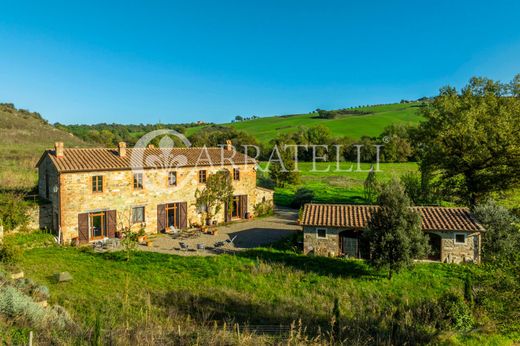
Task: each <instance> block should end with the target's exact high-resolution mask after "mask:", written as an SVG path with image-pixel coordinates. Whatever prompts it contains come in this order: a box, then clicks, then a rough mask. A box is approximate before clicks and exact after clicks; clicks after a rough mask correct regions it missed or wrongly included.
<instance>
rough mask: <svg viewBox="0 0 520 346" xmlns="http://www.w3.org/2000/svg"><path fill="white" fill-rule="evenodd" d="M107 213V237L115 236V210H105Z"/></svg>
mask: <svg viewBox="0 0 520 346" xmlns="http://www.w3.org/2000/svg"><path fill="white" fill-rule="evenodd" d="M106 215H107V237H108V238H115V237H116V229H117V212H116V211H115V210H109V211H107V212H106Z"/></svg>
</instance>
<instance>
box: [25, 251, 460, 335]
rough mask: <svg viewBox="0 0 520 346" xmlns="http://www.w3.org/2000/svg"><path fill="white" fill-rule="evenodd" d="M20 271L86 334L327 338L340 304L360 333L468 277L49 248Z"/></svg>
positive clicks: (297, 259) (285, 258)
mask: <svg viewBox="0 0 520 346" xmlns="http://www.w3.org/2000/svg"><path fill="white" fill-rule="evenodd" d="M21 265H22V267H23V269H24V270H25V272H26V273H27V276H28V277H30V278H32V279H34V280H36V281H38V282H40V283H42V284H45V285H47V286H48V287H49V288H50V292H51V297H52V303H57V304H60V305H62V306H64V307H65V308H66V309H67V310H68V311H69V312H71V313H72V314H73V316H74V317H75V319H76V320H78V321H83V322H84V323H85V324H86V325H89V324H92V323H94V321H95V320H96V319H98V320H100V321H102V324H103V326H104V328H117V327H118V326H120V325H121V324H125V325H127V324H129V325H131V326H139V325H140V323H142V322H143V319H144V318H145V316H144V313H143V311H144V310H146V309H148V312H149V313H150V312H151V313H153V314H155V315H156V316H155V317H156V318H158V319H159V321H160V323H162V324H164V326H169V327H174V326H175V321H171V320H168V315H169V314H171V311H172V310H175V311H177V313H178V314H190V315H192V317H193V318H195V319H198V320H201V322H202V320H204V319H208V318H209V319H216V320H219V321H224V320H228V321H235V322H239V323H252V324H274V325H276V324H285V325H289V324H290V323H291V322H293V321H297V320H299V319H302V321H303V323H305V325H308V326H318V325H319V326H322V327H323V328H326V327H327V325H329V323H330V320H331V318H332V315H331V311H332V308H333V303H334V299H335V298H338V299H339V303H340V308H341V311H342V313H343V315H344V316H345V318H347V319H349V320H352V321H357V323H359V324H360V326H361V324H363V325H365V324H366V323H376V322H375V321H376V320H377V318H383V319H384V318H385V316H386V314H388V313H390V312H391V311H393V310H395V309H396V308H402V309H404V310H406V309H416V306H418V305H421V306H422V305H423V304H424V302H425V301H430V300H431V301H434V300H435V299H438V298H439V297H441V296H442V295H443V294H445V293H446V292H449V291H454V292H459V293H460V292H461V290H462V287H463V278H464V276H465V273H466V269H465V268H464V267H463V266H455V265H441V264H420V265H417V266H416V268H415V269H414V270H411V271H404V272H402V273H400V274H398V275H396V276H395V278H394V279H393V280H391V281H389V280H387V279H386V278H385V275H384V273H378V272H376V271H373V270H372V269H370V268H369V267H368V266H367V265H366V264H365V263H364V262H361V261H355V260H351V261H348V260H343V259H331V258H313V257H308V256H302V255H298V254H296V253H292V252H282V251H275V250H269V249H255V250H251V251H248V252H245V253H240V254H237V255H221V256H212V257H181V256H174V255H164V254H158V253H148V252H137V253H135V254H134V255H133V256H132V257H131V259H130V261H126V260H125V259H124V256H123V255H122V254H121V253H113V254H99V253H92V252H90V251H80V250H78V249H75V248H68V247H47V248H36V249H31V250H27V251H26V252H25V256H24V259H23V262H22V264H21ZM60 271H68V272H70V273H71V274H72V276H73V278H74V279H73V281H71V282H68V283H59V284H58V283H55V282H54V280H53V279H52V275H53V273H56V272H60ZM145 307H147V308H146V309H145ZM390 316H391V315H390ZM372 327H373V328H378V327H377V326H376V325H374V326H372ZM415 327H417V328H418V333H421V337H425V338H430V337H432V335H433V334H432V330H430V329H428V328H426V327H425V326H423V327H424V329H421V328H419V327H418V326H415ZM380 332H381V333H386V332H385V331H382V330H381V331H380ZM375 333H377V332H375ZM422 334H424V335H422Z"/></svg>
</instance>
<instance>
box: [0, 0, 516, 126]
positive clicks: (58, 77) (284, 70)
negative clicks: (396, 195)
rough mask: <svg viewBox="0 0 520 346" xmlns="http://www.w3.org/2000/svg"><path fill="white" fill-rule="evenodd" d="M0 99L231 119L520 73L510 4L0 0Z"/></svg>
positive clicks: (430, 91)
mask: <svg viewBox="0 0 520 346" xmlns="http://www.w3.org/2000/svg"><path fill="white" fill-rule="evenodd" d="M0 9H1V10H0V102H13V103H15V104H16V105H17V106H18V107H21V108H28V109H31V110H34V111H38V112H40V113H41V114H42V115H43V116H44V117H46V118H47V119H49V120H50V121H51V122H56V121H59V122H62V123H97V122H120V123H140V122H143V123H154V122H158V121H161V122H163V123H167V122H168V123H180V122H191V121H195V120H199V119H203V120H206V121H214V122H227V121H229V120H230V119H232V118H233V117H234V116H235V115H238V114H240V115H244V116H250V115H259V116H266V115H274V114H288V113H299V112H308V111H311V110H313V109H316V108H324V109H332V108H338V107H345V106H352V105H359V104H372V103H389V102H398V101H399V100H401V99H414V98H418V97H421V96H425V95H426V96H428V95H434V94H436V93H437V91H438V89H439V87H441V86H443V85H446V84H450V85H454V86H461V85H463V84H464V83H465V82H466V81H467V80H468V79H469V78H470V77H471V76H473V75H481V76H488V77H491V78H494V79H500V80H505V81H507V80H510V79H511V78H512V77H513V76H514V75H515V74H517V73H520V25H519V24H518V15H519V13H520V2H518V1H493V2H489V1H488V2H479V1H431V2H421V3H419V2H418V1H379V2H377V1H376V2H361V1H359V2H353V1H316V0H313V1H306V0H299V1H283V0H279V1H268V0H264V1H244V0H242V1H182V2H180V1H179V2H178V1H120V2H119V1H117V2H116V1H110V2H109V1H88V2H86V1H85V2H81V3H80V2H79V1H70V0H69V1H63V2H54V1H45V2H44V1H41V2H26V1H21V0H20V1H14V0H13V1H2V0H0Z"/></svg>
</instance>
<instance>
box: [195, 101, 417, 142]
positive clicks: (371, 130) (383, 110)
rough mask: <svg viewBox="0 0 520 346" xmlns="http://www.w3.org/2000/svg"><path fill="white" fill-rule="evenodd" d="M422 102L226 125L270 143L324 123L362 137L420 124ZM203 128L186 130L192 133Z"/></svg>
mask: <svg viewBox="0 0 520 346" xmlns="http://www.w3.org/2000/svg"><path fill="white" fill-rule="evenodd" d="M420 104H421V103H419V102H415V103H406V104H399V103H397V104H388V105H380V106H368V107H360V108H356V110H359V111H365V112H371V113H370V114H365V115H345V116H341V117H338V118H336V119H319V118H316V115H317V114H316V113H309V114H294V115H285V116H273V117H263V118H258V119H253V120H247V121H242V122H236V123H228V124H224V125H226V126H233V127H235V128H236V129H239V130H243V131H246V132H248V133H250V134H252V135H254V136H255V137H256V138H257V139H258V140H259V141H260V142H268V141H269V140H270V139H272V138H274V137H275V136H277V134H279V133H292V132H295V131H296V129H297V128H298V126H307V127H310V126H316V125H319V124H321V125H325V126H327V127H328V128H330V130H331V131H332V134H333V136H335V137H343V136H347V137H352V138H360V137H361V136H377V135H379V134H380V133H381V132H382V131H383V129H384V128H385V127H386V126H388V125H390V124H392V123H396V122H399V123H405V124H417V123H418V122H419V121H421V116H420V115H419V114H418V112H419V109H420ZM201 128H203V127H192V128H188V129H187V134H188V135H190V134H192V133H194V132H196V131H200V129H201Z"/></svg>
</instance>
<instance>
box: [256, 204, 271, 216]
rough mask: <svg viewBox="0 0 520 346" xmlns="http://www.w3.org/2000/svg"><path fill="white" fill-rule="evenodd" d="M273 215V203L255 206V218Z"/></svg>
mask: <svg viewBox="0 0 520 346" xmlns="http://www.w3.org/2000/svg"><path fill="white" fill-rule="evenodd" d="M272 214H273V203H271V202H268V201H265V202H260V203H257V204H256V205H255V215H256V216H268V215H272Z"/></svg>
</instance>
